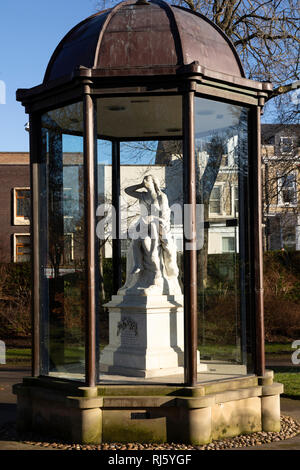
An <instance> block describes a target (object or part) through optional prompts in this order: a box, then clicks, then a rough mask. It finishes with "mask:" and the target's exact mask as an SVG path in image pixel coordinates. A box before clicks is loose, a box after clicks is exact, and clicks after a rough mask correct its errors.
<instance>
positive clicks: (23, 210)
mask: <svg viewBox="0 0 300 470" xmlns="http://www.w3.org/2000/svg"><path fill="white" fill-rule="evenodd" d="M29 223H30V189H29V188H14V225H29Z"/></svg>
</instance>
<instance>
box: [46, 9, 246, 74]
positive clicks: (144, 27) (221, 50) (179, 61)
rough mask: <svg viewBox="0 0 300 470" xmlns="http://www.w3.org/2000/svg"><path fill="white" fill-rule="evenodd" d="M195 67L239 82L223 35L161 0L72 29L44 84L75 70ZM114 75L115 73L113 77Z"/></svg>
mask: <svg viewBox="0 0 300 470" xmlns="http://www.w3.org/2000/svg"><path fill="white" fill-rule="evenodd" d="M194 61H198V62H199V65H201V66H203V67H205V68H207V69H210V70H213V71H215V72H221V73H225V74H230V75H235V76H238V77H244V76H245V74H244V71H243V67H242V65H241V62H240V60H239V57H238V55H237V53H236V51H235V48H234V46H233V44H232V43H231V41H230V40H229V39H228V37H227V36H226V35H225V34H224V33H223V31H222V30H221V29H220V28H218V27H217V26H216V25H215V24H214V23H212V22H211V21H210V20H208V19H207V18H206V17H204V16H202V15H201V14H199V13H196V12H193V11H191V10H187V9H185V8H182V7H178V6H171V5H169V4H168V3H166V2H164V1H162V0H150V1H149V2H147V0H138V1H136V0H133V1H132V0H129V1H124V2H121V3H119V4H118V5H116V6H115V7H113V8H111V9H108V10H105V11H102V12H99V13H97V14H95V15H93V16H91V17H89V18H87V19H85V20H84V21H82V22H81V23H79V24H78V25H77V26H75V27H74V28H73V29H72V30H71V31H70V32H69V33H68V34H67V35H66V36H65V37H64V38H63V40H62V41H61V42H60V44H59V45H58V46H57V48H56V50H55V52H54V53H53V55H52V58H51V60H50V62H49V64H48V67H47V71H46V74H45V78H44V83H48V82H50V81H52V80H56V79H58V78H61V77H63V76H66V75H70V74H72V73H73V72H74V70H75V69H76V68H77V67H78V66H84V67H87V68H93V69H105V70H106V71H107V72H108V73H107V74H106V75H108V76H109V71H110V70H111V71H112V70H116V69H119V70H121V69H137V68H138V69H139V68H144V69H145V68H150V67H166V66H172V67H178V68H179V67H182V66H183V65H188V64H191V63H192V62H194ZM114 75H115V73H114Z"/></svg>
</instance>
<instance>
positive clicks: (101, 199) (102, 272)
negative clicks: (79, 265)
mask: <svg viewBox="0 0 300 470" xmlns="http://www.w3.org/2000/svg"><path fill="white" fill-rule="evenodd" d="M97 154H98V208H99V209H98V210H99V211H100V213H99V212H98V217H97V221H98V223H99V224H101V223H102V222H104V230H105V234H104V237H99V238H98V239H99V319H98V322H99V323H98V324H99V342H100V353H101V351H102V350H103V349H104V347H105V346H107V345H108V343H109V331H108V309H107V308H106V307H105V304H106V303H107V302H109V300H110V299H111V297H112V295H113V266H112V236H111V234H110V233H109V231H110V228H111V216H110V209H109V208H110V206H111V204H112V143H111V142H110V141H107V140H102V139H98V141H97ZM102 207H103V210H102V211H101V208H102ZM98 227H99V226H98ZM98 227H97V230H98Z"/></svg>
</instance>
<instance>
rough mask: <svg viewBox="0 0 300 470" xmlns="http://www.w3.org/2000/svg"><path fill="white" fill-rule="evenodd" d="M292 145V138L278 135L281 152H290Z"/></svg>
mask: <svg viewBox="0 0 300 470" xmlns="http://www.w3.org/2000/svg"><path fill="white" fill-rule="evenodd" d="M293 147H294V139H293V138H292V137H280V151H281V153H291V152H292V151H293Z"/></svg>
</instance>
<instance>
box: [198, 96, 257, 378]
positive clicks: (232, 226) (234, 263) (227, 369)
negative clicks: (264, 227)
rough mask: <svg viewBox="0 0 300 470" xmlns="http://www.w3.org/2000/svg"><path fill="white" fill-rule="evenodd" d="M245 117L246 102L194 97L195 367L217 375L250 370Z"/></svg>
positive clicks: (235, 373) (234, 373)
mask: <svg viewBox="0 0 300 470" xmlns="http://www.w3.org/2000/svg"><path fill="white" fill-rule="evenodd" d="M247 121H248V111H247V109H245V108H242V107H239V106H234V105H230V104H225V103H221V102H215V101H211V100H207V99H203V98H200V97H196V98H195V150H196V152H195V153H196V155H195V157H196V173H197V202H198V203H199V204H202V205H203V209H204V237H203V245H202V247H201V249H199V250H198V251H197V260H198V263H197V266H198V332H199V349H200V358H201V364H200V365H199V367H198V370H200V371H201V372H203V373H204V372H206V373H211V374H216V377H221V376H222V374H231V375H240V374H246V373H247V367H248V371H249V370H251V358H250V357H248V359H247V350H248V349H249V348H248V347H247V341H246V336H247V335H246V333H248V339H249V338H250V334H249V331H248V332H247V331H246V327H247V325H246V322H247V319H246V318H247V312H246V276H247V275H248V274H249V273H248V271H247V269H248V264H247V259H246V252H247V248H246V239H247V237H246V222H245V217H246V216H247V206H246V200H247V181H248V142H247V135H248V132H247ZM199 379H200V380H201V375H200V376H199Z"/></svg>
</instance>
